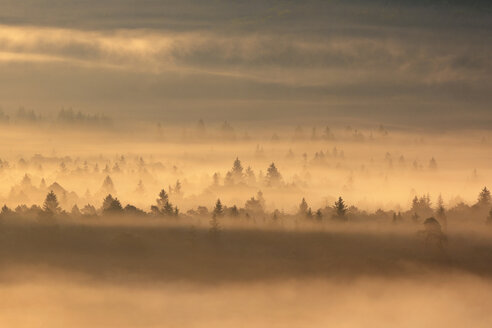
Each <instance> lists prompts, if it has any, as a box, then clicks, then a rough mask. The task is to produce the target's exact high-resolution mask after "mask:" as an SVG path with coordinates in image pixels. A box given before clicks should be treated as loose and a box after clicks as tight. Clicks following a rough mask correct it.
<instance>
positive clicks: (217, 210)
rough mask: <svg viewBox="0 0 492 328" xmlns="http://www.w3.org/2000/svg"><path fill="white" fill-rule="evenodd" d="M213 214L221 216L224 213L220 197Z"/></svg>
mask: <svg viewBox="0 0 492 328" xmlns="http://www.w3.org/2000/svg"><path fill="white" fill-rule="evenodd" d="M212 215H213V216H216V217H221V216H223V215H224V207H223V206H222V203H221V202H220V199H217V202H216V203H215V207H214V210H213V212H212Z"/></svg>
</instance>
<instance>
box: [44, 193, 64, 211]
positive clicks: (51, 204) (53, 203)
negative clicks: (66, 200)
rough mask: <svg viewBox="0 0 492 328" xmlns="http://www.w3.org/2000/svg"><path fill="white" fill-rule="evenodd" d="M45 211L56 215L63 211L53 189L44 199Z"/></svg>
mask: <svg viewBox="0 0 492 328" xmlns="http://www.w3.org/2000/svg"><path fill="white" fill-rule="evenodd" d="M43 211H44V212H45V213H47V214H50V215H55V214H58V213H60V212H61V208H60V204H59V203H58V199H57V198H56V195H55V193H54V192H53V190H51V191H50V192H49V193H48V194H47V195H46V198H45V200H44V204H43Z"/></svg>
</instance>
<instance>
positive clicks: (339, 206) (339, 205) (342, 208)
mask: <svg viewBox="0 0 492 328" xmlns="http://www.w3.org/2000/svg"><path fill="white" fill-rule="evenodd" d="M333 208H334V210H335V214H334V217H335V218H336V219H339V220H342V221H346V220H347V216H346V213H347V205H345V202H344V201H343V199H342V197H338V200H337V201H336V202H335V206H333Z"/></svg>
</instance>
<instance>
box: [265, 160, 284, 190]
mask: <svg viewBox="0 0 492 328" xmlns="http://www.w3.org/2000/svg"><path fill="white" fill-rule="evenodd" d="M265 178H266V183H267V185H268V186H276V185H279V184H280V183H281V182H282V175H281V174H280V172H279V171H278V169H277V167H276V166H275V163H272V164H270V166H269V167H268V169H267V174H266V177H265Z"/></svg>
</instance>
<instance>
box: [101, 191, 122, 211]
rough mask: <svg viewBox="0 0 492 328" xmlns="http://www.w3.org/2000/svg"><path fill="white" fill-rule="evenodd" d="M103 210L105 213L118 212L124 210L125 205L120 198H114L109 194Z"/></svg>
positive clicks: (105, 199)
mask: <svg viewBox="0 0 492 328" xmlns="http://www.w3.org/2000/svg"><path fill="white" fill-rule="evenodd" d="M102 211H103V213H104V214H118V213H121V212H123V207H122V206H121V203H120V201H119V200H118V198H113V196H111V194H109V195H107V196H106V198H104V201H103V206H102Z"/></svg>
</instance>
